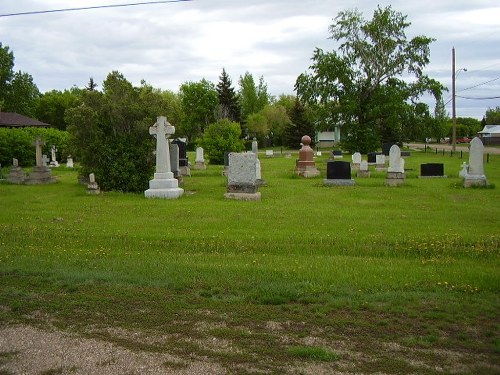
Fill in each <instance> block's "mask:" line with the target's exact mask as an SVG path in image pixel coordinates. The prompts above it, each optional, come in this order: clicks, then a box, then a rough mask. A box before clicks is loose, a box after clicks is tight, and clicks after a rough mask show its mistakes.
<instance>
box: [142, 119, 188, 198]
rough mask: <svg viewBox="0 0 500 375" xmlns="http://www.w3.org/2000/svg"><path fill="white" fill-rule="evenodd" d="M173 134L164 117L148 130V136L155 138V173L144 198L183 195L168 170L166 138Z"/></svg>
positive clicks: (172, 128)
mask: <svg viewBox="0 0 500 375" xmlns="http://www.w3.org/2000/svg"><path fill="white" fill-rule="evenodd" d="M174 133H175V127H174V126H172V125H171V124H170V123H169V122H167V118H166V117H164V116H159V117H158V119H157V121H156V123H155V124H154V125H153V126H151V127H150V128H149V134H151V135H154V136H156V172H155V174H154V178H153V179H152V180H150V181H149V189H148V190H146V191H145V192H144V196H145V197H146V198H164V199H176V198H179V197H180V196H181V195H182V194H183V193H184V190H183V189H181V188H180V187H179V181H177V179H175V178H174V174H173V173H172V171H171V168H170V153H169V141H168V138H170V136H171V135H173V134H174Z"/></svg>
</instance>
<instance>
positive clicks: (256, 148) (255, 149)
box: [252, 138, 259, 155]
mask: <svg viewBox="0 0 500 375" xmlns="http://www.w3.org/2000/svg"><path fill="white" fill-rule="evenodd" d="M252 152H253V153H254V154H255V155H257V154H258V153H259V143H258V142H257V139H256V138H254V139H253V141H252Z"/></svg>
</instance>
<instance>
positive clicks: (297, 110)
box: [283, 98, 316, 148]
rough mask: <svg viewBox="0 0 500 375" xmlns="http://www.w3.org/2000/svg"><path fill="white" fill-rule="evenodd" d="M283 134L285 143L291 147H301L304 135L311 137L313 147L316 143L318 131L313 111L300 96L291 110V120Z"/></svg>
mask: <svg viewBox="0 0 500 375" xmlns="http://www.w3.org/2000/svg"><path fill="white" fill-rule="evenodd" d="M283 135H284V143H285V145H286V146H288V147H290V148H299V145H300V140H301V138H302V137H303V136H304V135H308V136H309V137H311V140H312V142H311V147H312V146H313V144H314V138H315V135H316V132H315V127H314V122H313V120H312V115H311V111H310V110H308V108H307V107H305V106H304V105H303V104H302V103H301V102H300V100H299V99H298V98H297V99H296V100H295V103H294V106H293V108H292V109H291V111H290V122H289V123H288V124H287V126H286V127H285V129H284V134H283Z"/></svg>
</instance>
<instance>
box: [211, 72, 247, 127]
mask: <svg viewBox="0 0 500 375" xmlns="http://www.w3.org/2000/svg"><path fill="white" fill-rule="evenodd" d="M216 90H217V94H218V95H219V107H218V116H217V117H218V118H219V119H224V118H227V119H229V120H231V121H234V122H240V120H241V110H240V104H239V101H238V96H237V95H236V92H235V91H234V88H232V87H231V78H229V75H228V74H227V73H226V70H225V69H224V68H222V74H221V75H220V77H219V83H218V84H217V88H216Z"/></svg>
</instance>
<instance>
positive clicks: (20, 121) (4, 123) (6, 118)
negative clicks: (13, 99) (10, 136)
mask: <svg viewBox="0 0 500 375" xmlns="http://www.w3.org/2000/svg"><path fill="white" fill-rule="evenodd" d="M30 126H37V127H41V128H48V127H50V125H49V124H46V123H45V122H41V121H38V120H35V119H34V118H31V117H27V116H23V115H20V114H19V113H13V112H0V127H4V128H24V127H30Z"/></svg>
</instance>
